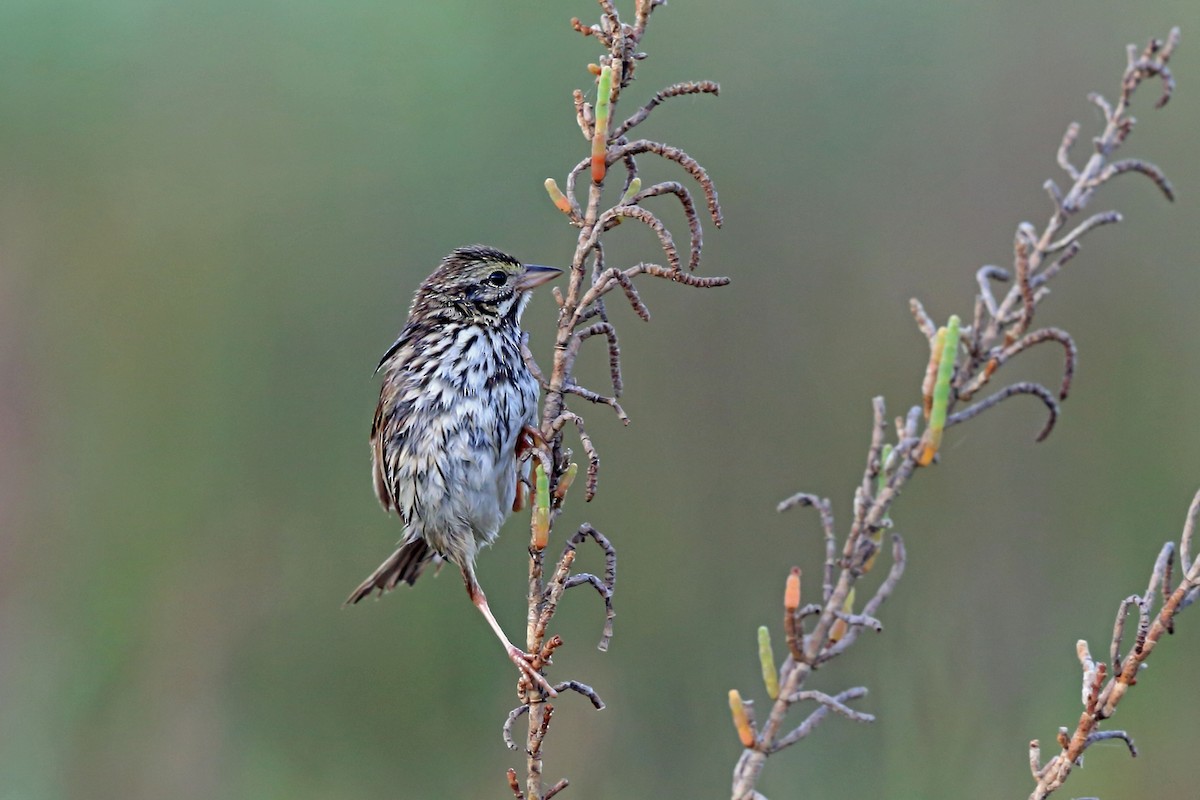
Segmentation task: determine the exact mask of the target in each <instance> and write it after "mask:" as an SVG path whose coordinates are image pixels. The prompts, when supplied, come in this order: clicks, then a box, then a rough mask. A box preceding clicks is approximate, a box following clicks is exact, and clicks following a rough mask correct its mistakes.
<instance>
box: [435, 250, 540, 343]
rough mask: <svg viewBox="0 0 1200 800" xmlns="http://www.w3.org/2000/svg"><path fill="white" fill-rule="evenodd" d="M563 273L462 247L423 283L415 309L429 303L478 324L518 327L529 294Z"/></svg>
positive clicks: (493, 253)
mask: <svg viewBox="0 0 1200 800" xmlns="http://www.w3.org/2000/svg"><path fill="white" fill-rule="evenodd" d="M561 272H562V270H560V269H557V268H555V267H542V266H538V265H536V264H523V263H521V262H520V261H518V260H517V259H515V258H513V257H512V256H510V255H507V254H506V253H502V252H500V251H499V250H496V249H495V248H492V247H485V246H483V245H471V246H469V247H460V248H458V249H457V250H455V251H454V252H452V253H450V255H448V256H446V257H445V258H444V259H442V263H441V265H440V266H439V267H438V268H437V269H436V270H434V271H433V274H432V275H430V276H429V277H428V278H426V279H425V282H424V283H422V284H421V288H420V290H418V292H417V297H416V300H415V302H414V306H413V308H414V311H416V310H417V309H419V308H420V307H421V306H422V305H423V304H426V303H427V304H429V305H430V306H437V307H441V308H443V309H454V310H456V311H461V312H462V313H463V314H464V315H465V316H467V317H468V318H470V319H472V320H474V321H476V322H484V323H487V322H493V323H494V322H499V321H501V320H504V319H509V320H511V321H512V322H513V323H514V324H516V323H517V322H519V321H520V317H521V312H522V311H523V310H524V309H525V304H526V303H527V302H529V291H530V290H531V289H533V288H534V287H535V286H540V285H541V284H543V283H545V282H546V281H549V280H552V279H553V278H555V277H557V276H558V275H559V274H560V273H561ZM430 310H432V308H430Z"/></svg>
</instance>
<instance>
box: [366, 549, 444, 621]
mask: <svg viewBox="0 0 1200 800" xmlns="http://www.w3.org/2000/svg"><path fill="white" fill-rule="evenodd" d="M434 558H436V555H435V554H434V553H433V551H432V550H430V549H429V545H428V544H426V543H425V540H424V539H420V538H417V539H413V540H412V541H409V542H405V543H404V544H402V545H401V546H400V549H399V550H397V551H396V552H394V553H392V555H391V556H390V557H389V558H388V560H387V561H384V562H383V563H382V564H380V565H379V569H377V570H375V571H374V572H372V573H371V577H369V578H367V579H366V580H365V581H363V582H362V585H361V586H359V587H358V588H357V589H355V590H354V592H353V593H352V594H351V595H350V597H349V598H347V600H346V605H350V604H351V603H357V602H358V601H359V600H362V599H363V598H364V597H366V596H367V595H369V594H371V593H372V592H374V591H376V590H378V591H379V593H380V594H383V593H384V592H390V591H391V590H392V589H395V588H396V586H397V585H398V584H399V583H400V582H401V581H403V582H404V583H407V584H408V585H409V586H412V585H413V583H415V582H416V580H417V578H418V577H420V575H421V570H423V569H425V565H426V564H428V563H429V562H430V561H432V560H434Z"/></svg>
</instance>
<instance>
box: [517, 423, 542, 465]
mask: <svg viewBox="0 0 1200 800" xmlns="http://www.w3.org/2000/svg"><path fill="white" fill-rule="evenodd" d="M535 450H539V451H541V455H544V456H545V457H546V459H547V460H549V458H550V445H549V443H547V442H546V440H545V438H544V437H543V436H542V432H541V431H539V430H538V429H537V428H535V427H534V426H532V425H526V426H524V427H523V428H521V432H520V433H519V434H517V460H518V461H524V460H525V459H527V458H529V457H530V456H537V455H538V454H537V453H535V452H534V451H535ZM538 460H539V461H541V458H540V457H539V458H538Z"/></svg>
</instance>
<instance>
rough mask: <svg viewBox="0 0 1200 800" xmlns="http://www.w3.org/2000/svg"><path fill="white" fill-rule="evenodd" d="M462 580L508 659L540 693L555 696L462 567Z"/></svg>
mask: <svg viewBox="0 0 1200 800" xmlns="http://www.w3.org/2000/svg"><path fill="white" fill-rule="evenodd" d="M463 581H464V582H465V583H466V584H467V594H468V595H470V596H471V602H472V603H474V604H475V607H476V608H478V609H479V613H481V614H483V618H484V619H486V620H487V622H488V625H491V626H492V630H493V631H495V633H496V636H497V638H499V639H500V641H501V643H502V644H503V645H504V649H505V651H507V653H508V657H509V659H510V660H511V661H512V662H513V663H514V664H516V665H517V669H519V670H521V673H522V674H523V675H524V676H525V677H526V678H528V679H529V680H530V681H531V682H532V683H533V684H534V685H535V686H537V687H538V688H539V689H541V691H542V694H544V695H545V696H547V697H557V696H558V692H556V691H554V688H553V687H552V686H550V683H549V682H548V681H547V680H546V676H545V675H543V674H542V673H540V672H538V671H537V670H536V669H534V668H533V664H531V663H530V662H531V661H532V659H533V656H532V655H530V654H529V653H526V652H525V651H524V650H521V649H520V648H518V647H517V646H516V645H514V644H513V643H512V642H510V641H509V640H508V637H507V636H505V635H504V631H503V630H502V629H501V628H500V623H499V622H497V621H496V618H495V617H494V616H493V615H492V610H491V609H490V608H488V602H487V597H486V596H485V595H484V594H483V587H481V586H480V585H479V582H478V581H476V580H475V576H474V575H472V574H471V573H469V572H468V571H467V570H465V569H464V570H463Z"/></svg>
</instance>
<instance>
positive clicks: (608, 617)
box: [503, 0, 729, 800]
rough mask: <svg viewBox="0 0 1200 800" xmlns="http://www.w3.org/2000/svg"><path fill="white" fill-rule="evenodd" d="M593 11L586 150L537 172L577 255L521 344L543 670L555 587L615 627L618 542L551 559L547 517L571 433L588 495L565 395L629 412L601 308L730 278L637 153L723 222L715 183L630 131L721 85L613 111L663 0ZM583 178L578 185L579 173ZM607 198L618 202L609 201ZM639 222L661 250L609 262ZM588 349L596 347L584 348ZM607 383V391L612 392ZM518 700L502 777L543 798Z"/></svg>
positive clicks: (524, 700)
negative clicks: (599, 555)
mask: <svg viewBox="0 0 1200 800" xmlns="http://www.w3.org/2000/svg"><path fill="white" fill-rule="evenodd" d="M598 2H599V5H600V19H599V21H598V22H597V23H595V24H592V25H585V24H584V23H583V22H580V21H579V20H578V19H574V20H572V21H571V25H572V27H573V28H574V29H575V30H576V31H578V32H579V33H581V34H583V35H584V36H586V37H589V38H592V39H595V40H596V42H597V43H599V44H600V46H601V48H602V53H601V54H600V56H599V58H598V63H596V64H590V65H589V72H591V74H592V75H593V76H594V83H595V95H594V96H595V101H594V102H592V103H589V102H588V101H587V100H586V99H585V98H586V97H587V96H588V93H585V92H584V91H583V90H576V91H575V92H574V95H573V113H574V115H575V119H576V121H577V122H578V124H579V129H580V131H581V132H582V133H583V137H584V139H585V140H587V143H588V144H587V150H588V155H587V157H586V158H584V159H582V160H581V161H580V162H579V163H578V164H576V165H575V166H574V167H573V168H572V169H571V170H570V171H569V172H568V173H567V176H566V179H565V182H564V184H563V186H564V188H563V189H560V188H559V184H558V182H557V181H555V180H554V179H553V178H548V179H547V180H546V181H545V186H546V191H547V194H548V195H549V198H550V201H551V203H553V205H554V207H555V208H557V209H558V210H559V211H560V212H562V213H563V214H564V215H565V216H566V218H567V222H568V223H569V224H570V225H572V226H574V227H576V228H578V229H579V233H578V238H577V242H576V247H575V252H574V254H573V256H572V258H571V263H570V269H569V270H568V274H567V285H566V289H565V291H564V290H561V289H556V290H555V292H554V297H555V300H556V301H557V303H558V321H557V325H556V330H555V336H554V351H553V358H552V361H551V363H550V365H549V369H548V370H542V369H540V368H538V366H537V365H536V364H533V363H532V356H531V355H530V354H529V352H528V350H526V351H525V356H526V360H527V361H529V362H530V368H531V370H533V371H534V374H535V375H536V376H538V379H539V380H540V381H541V383H542V387H543V389H544V390H545V402H544V405H543V412H542V424H541V431H540V433H541V438H542V439H543V441H544V447H543V448H542V450H541V452H542V453H543V454H544V456H545V458H544V462H545V463H544V466H543V467H541V468H539V469H538V470H537V471H536V472H535V475H536V479H537V482H538V485H537V487H535V492H534V495H535V497H534V504H533V517H532V521H531V539H530V547H529V556H530V558H529V582H528V598H527V599H528V614H527V617H526V647H527V649H528V652H529V653H530V654H532V655H533V658H534V666H535V667H536V668H538V669H542V670H544V669H545V668H546V667H547V666H548V665H549V663H550V660H551V657H552V656H553V653H554V651H555V650H556V649H557V648H558V647H559V646H561V645H562V639H561V638H559V637H558V636H550V637H549V638H547V635H548V629H549V627H550V624H551V621H552V619H553V617H554V613H555V611H556V610H557V607H558V602H559V599H560V598H561V597H562V595H563V593H564V592H565V591H566V590H568V589H571V588H573V587H576V586H591V587H592V588H593V589H594V590H595V591H596V592H597V593H598V594H599V595H600V599H601V600H602V601H603V603H604V607H605V619H604V628H603V631H602V633H601V637H600V642H599V649H601V650H605V649H607V647H608V643H609V641H610V639H611V638H612V634H613V617H614V612H613V590H614V587H615V583H616V563H617V562H616V551H615V550H614V548H613V546H612V544H611V543H610V542H609V540H608V539H607V538H606V537H605V536H604V535H603V534H602V533H600V531H598V530H596V529H595V528H593V527H592V526H591V525H588V524H584V525H582V526H581V527H580V528H579V530H578V531H577V532H576V533H575V534H574V535H573V536H571V537H570V538H569V539H568V541H567V542H566V545H565V546H564V548H563V550H562V553H561V555H560V556H559V557H558V558H557V560H555V561H552V562H547V561H546V558H545V550H546V548H547V546H548V542H549V540H550V538H551V537H552V535H553V528H554V522H555V520H556V519H557V517H558V515H559V513H560V512H561V510H562V507H563V502H564V499H565V497H566V494H567V489H568V487H569V486H570V485H572V482H573V480H574V479H575V476H576V473H577V471H578V467H577V465H575V464H574V463H572V461H571V455H572V453H571V450H570V449H569V448H568V447H567V446H566V444H565V443H564V439H565V436H566V434H568V433H570V434H573V435H575V436H576V437H577V438H578V440H579V443H580V446H581V447H582V448H583V452H584V455H585V457H586V461H587V466H586V470H585V476H586V477H585V479H584V481H583V492H584V499H585V500H587V501H590V500H591V499H592V498H593V497H594V496H595V494H596V490H597V486H598V482H599V471H600V456H599V453H598V451H597V449H596V446H595V444H594V442H593V441H592V439H591V437H590V436H589V435H588V434H587V432H586V430H585V427H584V418H583V415H582V413H581V412H580V410H579V409H578V408H572V407H571V405H570V403H571V400H572V398H579V399H581V400H584V401H587V402H589V403H592V404H597V405H605V406H608V407H609V408H611V409H612V410H613V412H614V413H615V414H616V415H617V418H618V419H620V420H621V421H622V422H623V423H626V424H627V423H628V422H629V417H628V415H627V414H626V413H625V410H624V409H623V408H622V407H621V404H620V402H619V401H618V398H619V397H620V396H621V394H622V392H623V391H624V388H625V386H624V381H623V379H622V377H621V348H620V346H619V344H618V336H617V329H616V326H615V325H614V323H613V320H612V319H611V318H610V317H609V314H608V309H607V307H606V306H605V301H606V297H607V295H608V294H609V293H610V292H613V291H619V292H620V293H621V294H622V295H623V296H624V297H625V299H626V300H627V301H628V303H629V305H630V306H631V308H632V309H633V312H634V313H635V314H636V315H637V316H638V317H639V318H641V319H642V320H644V321H649V319H650V311H649V309H648V308H647V307H646V305H645V303H644V302H642V300H641V297H640V295H639V292H638V286H637V282H638V280H640V279H642V278H646V277H650V278H661V279H665V280H668V281H671V282H674V283H678V284H682V285H684V286H691V287H696V288H708V287H716V286H724V285H725V284H727V283H728V282H729V279H728V278H706V277H699V276H697V275H696V274H695V270H696V269H697V267H698V266H699V263H700V255H701V249H702V245H703V237H702V224H701V219H700V214H699V212H698V211H697V208H696V202H695V201H694V200H693V197H692V193H691V191H689V189H688V188H687V187H685V186H684V185H683V184H682V183H679V182H676V181H666V182H661V183H657V184H654V185H652V186H648V187H645V188H642V180H641V177H640V176H639V174H638V159H639V158H643V157H651V156H656V157H659V158H662V159H664V160H666V161H669V162H673V163H674V164H677V165H678V166H679V167H680V168H681V169H682V171H683V172H684V173H685V174H686V175H687V176H690V177H691V178H692V179H693V180H695V181H696V183H697V184H698V186H699V190H700V192H701V193H702V194H703V196H704V202H705V208H706V210H707V212H708V215H709V216H710V217H711V219H712V221H713V223H714V224H716V225H717V226H720V224H721V208H720V204H719V203H718V201H717V192H716V187H715V186H714V185H713V182H712V179H711V178H710V177H709V176H708V173H707V171H706V170H705V169H704V168H703V167H702V166H701V165H700V164H699V163H698V162H697V161H696V160H695V159H694V158H692V157H691V156H690V155H688V154H687V153H686V152H684V151H683V150H682V149H680V148H678V147H676V146H673V145H669V144H666V143H662V142H656V141H650V140H644V139H638V140H636V141H630V140H629V139H628V134H629V133H630V132H631V131H632V130H633V129H635V128H636V127H637V126H638V125H639V124H641V123H642V122H643V121H645V120H646V119H647V118H648V117H649V116H650V114H651V113H652V112H654V111H655V109H657V108H658V107H659V106H661V105H663V104H664V103H666V102H667V101H668V100H671V99H673V98H678V97H683V96H686V95H715V94H717V93H718V91H719V88H718V86H717V84H715V83H713V82H711V81H697V82H687V83H678V84H675V85H672V86H668V87H667V88H665V89H662V90H661V91H658V92H656V93H654V94H653V95H652V96H651V97H650V99H649V100H647V101H646V102H645V103H643V104H642V105H641V106H640V107H639V108H637V109H635V110H634V112H633V113H632V114H630V115H629V116H628V117H625V118H624V119H622V118H621V117H620V116H619V113H618V109H619V108H620V104H621V99H622V94H623V92H624V91H625V90H626V89H627V88H628V87H629V86H630V83H631V81H632V80H633V77H634V71H635V69H636V68H637V65H638V64H639V63H640V62H641V61H642V60H643V59H644V58H645V57H646V54H645V53H643V52H641V51H640V49H639V48H640V44H641V40H642V36H643V34H644V33H645V31H646V26H647V24H648V23H649V20H650V17H651V14H652V13H653V12H654V11H655V10H656V9H657V8H658V7H659V6H661V5H664V3H663V2H662V0H636V1H635V4H634V15H633V22H632V23H627V22H624V21H622V19H621V17H620V15H619V13H618V12H617V9H616V6H615V4H614V3H613V0H598ZM614 176H615V177H616V178H617V179H618V180H619V182H620V183H619V185H620V191H619V192H617V191H616V187H613V191H610V192H608V193H606V192H605V187H606V182H608V181H609V180H610V179H611V178H612V177H614ZM581 180H582V181H586V185H585V186H583V187H580V182H581ZM606 196H611V199H613V200H615V202H613V203H612V205H606V202H607V201H606V199H605V198H606ZM672 200H673V201H674V202H675V203H677V204H678V205H679V206H680V207H681V208H682V210H683V213H684V218H685V219H686V221H687V237H688V240H687V247H686V248H680V247H679V246H678V245H677V244H676V241H677V239H676V237H675V236H674V235H673V234H672V232H671V231H670V229H669V228H668V227H667V226H666V224H665V223H664V222H663V221H662V219H661V218H660V217H659V216H658V214H657V213H656V212H655V211H654V208H655V207H656V205H657V204H661V203H664V202H671V201H672ZM622 224H625V225H626V226H630V225H640V226H644V227H646V228H649V229H650V230H651V231H652V232H653V233H654V235H655V237H656V238H657V239H658V243H659V247H660V250H661V259H660V258H655V259H653V260H652V261H644V262H640V263H636V264H632V265H628V266H626V265H609V264H607V263H606V261H605V251H604V244H603V238H604V237H605V236H606V235H610V234H611V232H612V231H614V230H615V229H616V228H618V227H619V226H620V225H622ZM588 342H602V343H603V344H604V350H605V354H606V355H607V358H608V364H609V373H610V384H611V389H606V390H604V391H595V390H593V389H590V388H587V387H584V386H582V385H580V384H579V383H578V382H577V381H576V379H575V362H576V359H577V358H579V356H580V355H581V354H582V353H583V352H584V351H585V350H587V349H589V348H588V347H587V344H588ZM592 347H593V348H594V345H593V346H592ZM609 392H611V393H609ZM588 541H591V542H594V543H595V544H596V545H597V546H598V547H599V549H600V550H601V551H602V552H603V554H604V571H603V576H600V575H594V574H591V573H583V572H580V573H573V572H572V566H573V563H574V560H575V558H576V554H577V549H578V547H579V545H581V544H584V543H585V542H588ZM554 689H555V691H556V692H558V691H568V690H569V691H574V692H577V693H579V694H582V695H583V696H584V697H586V698H587V699H588V700H590V701H591V703H592V705H593V706H594V707H595V708H603V706H604V704H603V702H602V701H601V700H600V697H599V696H598V695H597V694H596V692H595V691H594V690H593V689H592V688H591V687H589V686H587V685H585V684H582V683H579V682H577V681H565V682H562V683H559V684H557V685H555V686H554ZM518 695H519V697H520V705H518V706H517V708H515V709H513V711H512V712H511V713H510V714H509V715H508V718H507V719H506V721H505V723H504V729H503V733H504V740H505V742H506V743H507V744H508V746H509V747H511V748H512V749H514V750H517V749H521V748H520V747H519V746H518V745H517V743H516V741H515V740H514V738H513V735H512V727H513V725H514V723H515V722H516V720H517V719H518V718H520V717H521V716H525V717H526V718H527V732H526V738H525V743H524V748H523V749H524V750H525V754H526V775H525V781H524V789H522V787H521V782H520V781H519V779H518V776H517V773H516V771H515V770H509V771H508V773H507V774H506V780H507V782H508V786H509V788H510V789H511V790H512V792H513V794H514V796H515V797H517V798H520V799H522V800H525V799H527V800H544V798H548V797H551V796H553V795H555V794H557V793H558V792H560V791H562V790H563V789H564V788H566V786H567V783H566V781H565V780H563V781H560V782H559V783H557V784H555V785H554V786H552V787H550V788H549V789H546V790H545V791H544V792H543V788H542V784H543V777H542V776H543V766H544V765H543V761H542V743H543V741H544V739H545V737H546V734H547V731H548V729H549V727H550V720H551V717H552V715H553V713H554V707H553V706H552V705H551V703H550V702H549V698H547V697H544V696H543V695H542V693H541V692H539V691H538V689H537V687H535V686H533V685H532V684H531V683H530V682H529V681H527V680H522V681H521V682H520V683H519V684H518Z"/></svg>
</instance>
